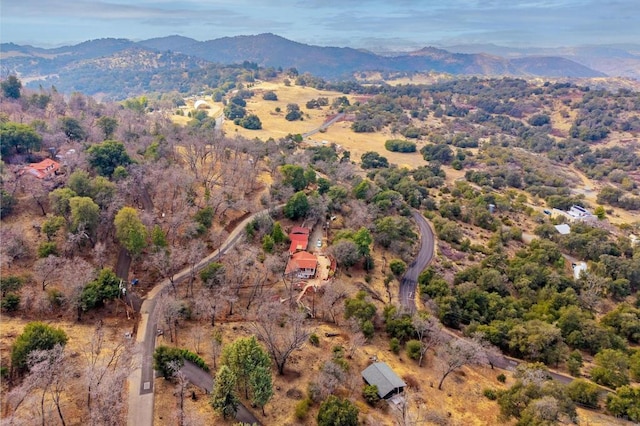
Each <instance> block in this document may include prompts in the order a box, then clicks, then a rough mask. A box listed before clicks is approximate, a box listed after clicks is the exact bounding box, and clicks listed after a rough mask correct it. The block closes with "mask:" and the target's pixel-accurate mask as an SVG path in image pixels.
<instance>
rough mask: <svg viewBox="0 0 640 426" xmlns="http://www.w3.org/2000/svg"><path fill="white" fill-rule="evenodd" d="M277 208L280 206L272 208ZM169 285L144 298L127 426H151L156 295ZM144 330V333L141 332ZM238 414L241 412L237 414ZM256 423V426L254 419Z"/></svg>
mask: <svg viewBox="0 0 640 426" xmlns="http://www.w3.org/2000/svg"><path fill="white" fill-rule="evenodd" d="M275 208H276V209H279V208H282V206H277V207H275ZM270 211H271V209H264V210H261V211H259V212H257V213H254V214H252V215H251V216H248V217H247V218H246V219H244V220H243V221H242V222H240V223H239V224H238V225H237V226H236V227H235V228H234V229H233V231H231V233H230V234H229V236H228V237H227V239H226V240H225V242H224V243H223V244H222V245H221V246H220V248H219V249H217V250H215V251H214V252H213V253H211V254H210V255H208V256H207V257H205V258H204V259H202V260H201V261H200V262H198V264H197V265H196V267H195V269H196V271H199V270H201V269H202V268H204V267H205V266H206V265H207V264H209V263H210V262H212V261H214V260H216V259H217V258H218V257H219V256H222V255H223V254H225V253H226V252H227V251H228V250H229V249H230V248H231V247H233V246H234V245H235V244H236V243H237V242H238V240H239V239H240V237H241V235H242V232H243V231H244V228H245V226H246V225H247V224H248V223H249V222H250V221H251V220H253V219H254V218H255V217H256V216H258V215H261V214H266V213H269V212H270ZM190 273H191V268H189V267H187V268H184V269H183V270H181V271H180V272H178V273H177V274H175V275H174V282H175V283H176V284H178V283H180V282H181V281H182V280H184V279H185V278H187V277H189V275H190ZM170 285H171V282H170V281H169V280H168V279H166V280H164V281H162V282H160V283H159V284H157V285H156V286H155V287H154V288H153V289H152V290H151V291H150V292H149V293H148V294H147V296H146V298H145V300H144V302H143V303H142V307H141V308H140V324H139V327H138V334H137V336H136V343H137V344H138V345H139V348H140V354H139V356H138V357H139V358H138V362H137V365H139V367H138V368H136V369H135V370H134V371H133V372H132V373H131V375H130V376H129V380H128V381H129V404H128V405H129V410H128V416H127V425H129V426H152V425H153V381H154V378H155V372H154V370H153V352H154V351H155V346H156V333H157V329H158V313H157V312H156V311H155V308H156V303H157V300H158V296H159V295H160V294H161V293H162V292H164V291H165V290H166V289H167V288H168V287H169V286H170ZM142 330H144V333H142V332H141V331H142ZM239 412H240V411H239ZM255 422H256V423H258V424H259V422H258V421H257V420H255Z"/></svg>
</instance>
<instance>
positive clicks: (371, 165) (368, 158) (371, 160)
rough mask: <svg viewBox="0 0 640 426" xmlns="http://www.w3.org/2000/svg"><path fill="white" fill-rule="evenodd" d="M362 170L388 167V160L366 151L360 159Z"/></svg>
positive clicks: (373, 152)
mask: <svg viewBox="0 0 640 426" xmlns="http://www.w3.org/2000/svg"><path fill="white" fill-rule="evenodd" d="M360 161H361V163H362V168H363V169H380V168H385V167H389V160H387V159H386V158H385V157H383V156H381V155H380V154H378V153H377V152H375V151H368V152H365V153H364V154H362V157H360Z"/></svg>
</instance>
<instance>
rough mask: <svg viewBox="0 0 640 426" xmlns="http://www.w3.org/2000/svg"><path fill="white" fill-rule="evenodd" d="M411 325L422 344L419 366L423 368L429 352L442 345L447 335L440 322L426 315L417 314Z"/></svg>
mask: <svg viewBox="0 0 640 426" xmlns="http://www.w3.org/2000/svg"><path fill="white" fill-rule="evenodd" d="M411 325H413V329H414V330H415V334H416V337H417V340H418V342H420V356H419V357H418V366H419V367H422V360H423V359H424V356H425V355H426V353H427V351H428V350H429V349H432V348H434V347H436V346H438V345H440V344H441V343H442V342H443V341H444V340H445V335H444V332H443V331H442V327H441V326H440V324H439V323H438V320H437V319H435V318H434V317H432V316H425V314H424V313H420V312H418V313H415V314H414V315H413V317H412V318H411Z"/></svg>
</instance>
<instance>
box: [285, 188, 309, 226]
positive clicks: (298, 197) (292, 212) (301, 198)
mask: <svg viewBox="0 0 640 426" xmlns="http://www.w3.org/2000/svg"><path fill="white" fill-rule="evenodd" d="M308 211H309V199H308V198H307V195H306V194H305V193H304V192H302V191H299V192H296V193H295V194H293V195H292V196H291V198H289V200H288V201H287V203H286V204H285V206H284V215H285V216H286V217H288V218H289V219H291V220H297V219H301V218H303V217H305V216H306V215H307V212H308Z"/></svg>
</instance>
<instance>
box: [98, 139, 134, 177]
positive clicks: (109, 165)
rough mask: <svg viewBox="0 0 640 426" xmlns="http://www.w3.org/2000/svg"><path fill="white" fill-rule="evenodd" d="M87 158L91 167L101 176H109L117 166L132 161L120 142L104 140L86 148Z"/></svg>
mask: <svg viewBox="0 0 640 426" xmlns="http://www.w3.org/2000/svg"><path fill="white" fill-rule="evenodd" d="M87 160H88V161H89V164H90V165H91V167H93V168H94V169H96V171H97V172H98V173H99V174H101V175H102V176H106V177H110V176H111V175H113V171H114V170H115V168H116V167H118V166H126V165H128V164H131V163H132V162H133V161H132V160H131V157H129V154H127V151H126V149H125V147H124V144H123V143H122V142H118V141H113V140H106V141H104V142H102V143H99V144H95V145H92V146H90V147H89V149H88V150H87Z"/></svg>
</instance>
